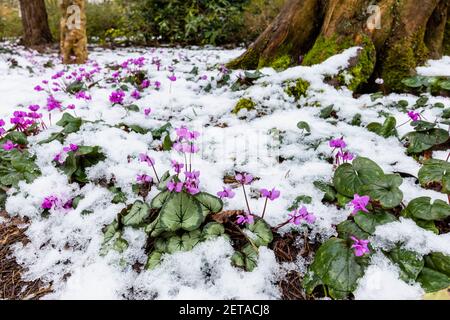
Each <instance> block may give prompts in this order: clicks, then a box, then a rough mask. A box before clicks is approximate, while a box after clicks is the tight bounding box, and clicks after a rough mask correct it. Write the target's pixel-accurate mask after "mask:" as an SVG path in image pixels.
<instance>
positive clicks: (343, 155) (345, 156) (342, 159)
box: [329, 137, 354, 166]
mask: <svg viewBox="0 0 450 320" xmlns="http://www.w3.org/2000/svg"><path fill="white" fill-rule="evenodd" d="M329 145H330V147H331V148H333V151H332V152H333V154H334V152H335V151H338V152H337V153H336V155H335V161H336V165H338V166H339V165H340V164H341V163H347V162H349V161H352V160H353V159H354V155H353V154H352V153H350V152H349V151H347V150H344V149H345V148H346V147H347V143H346V142H345V141H344V138H343V137H342V138H340V139H333V140H331V141H330V143H329Z"/></svg>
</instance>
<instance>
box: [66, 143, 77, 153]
mask: <svg viewBox="0 0 450 320" xmlns="http://www.w3.org/2000/svg"><path fill="white" fill-rule="evenodd" d="M63 150H64V152H70V151H73V152H76V151H77V150H78V146H77V145H76V144H70V146H68V147H64V148H63Z"/></svg>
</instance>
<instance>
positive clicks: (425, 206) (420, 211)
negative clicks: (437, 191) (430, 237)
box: [405, 197, 450, 221]
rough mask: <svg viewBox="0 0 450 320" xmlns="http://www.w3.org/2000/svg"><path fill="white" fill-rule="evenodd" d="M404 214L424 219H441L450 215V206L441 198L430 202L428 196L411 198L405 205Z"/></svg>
mask: <svg viewBox="0 0 450 320" xmlns="http://www.w3.org/2000/svg"><path fill="white" fill-rule="evenodd" d="M405 210H406V213H405V214H406V215H407V216H410V217H413V218H417V219H421V220H425V221H434V220H443V219H445V218H447V217H449V216H450V206H449V205H448V204H447V203H446V202H445V201H442V200H436V201H434V203H431V198H430V197H420V198H416V199H414V200H412V201H411V202H410V203H409V204H408V206H407V207H406V209H405Z"/></svg>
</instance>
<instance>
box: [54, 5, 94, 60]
mask: <svg viewBox="0 0 450 320" xmlns="http://www.w3.org/2000/svg"><path fill="white" fill-rule="evenodd" d="M60 9H61V22H60V25H61V43H60V46H61V54H62V57H63V62H64V63H65V64H83V63H86V61H87V59H88V50H87V35H86V1H85V0H62V1H61V3H60Z"/></svg>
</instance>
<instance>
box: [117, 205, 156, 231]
mask: <svg viewBox="0 0 450 320" xmlns="http://www.w3.org/2000/svg"><path fill="white" fill-rule="evenodd" d="M149 215H150V208H149V207H148V205H147V204H146V203H143V202H142V201H136V202H135V203H134V204H133V206H132V207H131V209H130V211H128V213H127V214H126V215H125V216H124V217H122V223H123V225H124V226H129V227H135V228H136V227H139V226H141V225H142V223H143V222H144V221H145V219H146V218H147V217H148V216H149Z"/></svg>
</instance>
